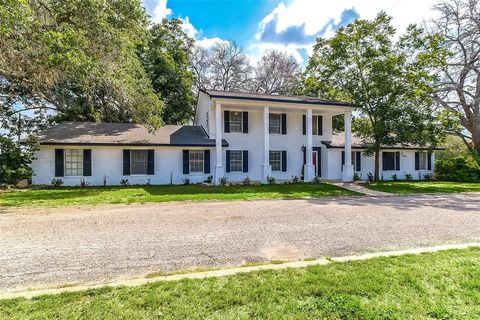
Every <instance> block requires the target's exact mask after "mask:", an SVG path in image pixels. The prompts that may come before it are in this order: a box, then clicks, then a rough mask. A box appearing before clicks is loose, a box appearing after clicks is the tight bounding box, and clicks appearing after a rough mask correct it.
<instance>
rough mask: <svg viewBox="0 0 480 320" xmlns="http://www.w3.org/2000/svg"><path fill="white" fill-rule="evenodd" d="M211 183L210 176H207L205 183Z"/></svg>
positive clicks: (211, 177) (211, 178)
mask: <svg viewBox="0 0 480 320" xmlns="http://www.w3.org/2000/svg"><path fill="white" fill-rule="evenodd" d="M212 181H213V176H212V175H210V176H208V177H207V180H205V182H206V183H212Z"/></svg>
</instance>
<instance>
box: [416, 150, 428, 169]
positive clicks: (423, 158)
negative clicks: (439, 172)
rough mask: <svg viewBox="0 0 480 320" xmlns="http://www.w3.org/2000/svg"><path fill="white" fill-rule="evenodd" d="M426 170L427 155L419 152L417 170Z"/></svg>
mask: <svg viewBox="0 0 480 320" xmlns="http://www.w3.org/2000/svg"><path fill="white" fill-rule="evenodd" d="M427 168H428V153H427V152H419V153H418V170H427Z"/></svg>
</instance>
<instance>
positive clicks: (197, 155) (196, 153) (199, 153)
mask: <svg viewBox="0 0 480 320" xmlns="http://www.w3.org/2000/svg"><path fill="white" fill-rule="evenodd" d="M203 155H204V151H203V150H190V152H189V160H190V161H189V163H190V173H203V164H204V162H203Z"/></svg>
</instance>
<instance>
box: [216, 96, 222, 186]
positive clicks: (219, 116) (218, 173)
mask: <svg viewBox="0 0 480 320" xmlns="http://www.w3.org/2000/svg"><path fill="white" fill-rule="evenodd" d="M221 107H222V106H221V105H220V104H219V103H217V104H215V153H216V164H215V181H214V182H215V184H219V182H220V179H221V178H222V177H223V176H224V175H225V171H224V169H223V159H222V158H223V157H222V154H223V150H222V109H221Z"/></svg>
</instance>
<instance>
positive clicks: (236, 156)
mask: <svg viewBox="0 0 480 320" xmlns="http://www.w3.org/2000/svg"><path fill="white" fill-rule="evenodd" d="M230 171H231V172H242V171H243V151H242V150H230Z"/></svg>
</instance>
